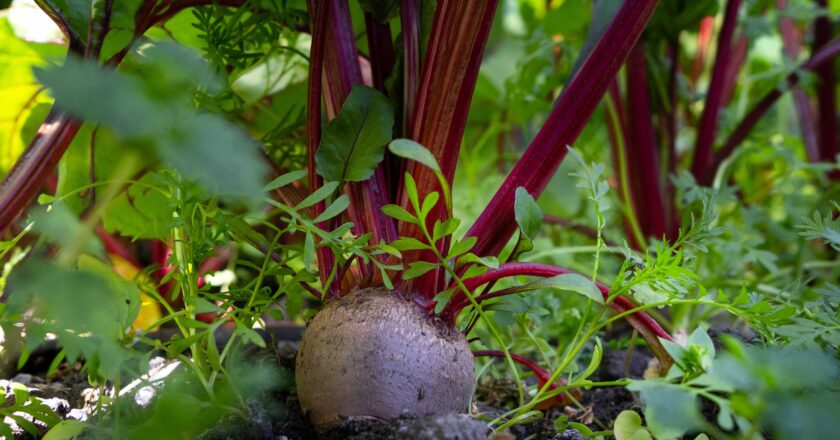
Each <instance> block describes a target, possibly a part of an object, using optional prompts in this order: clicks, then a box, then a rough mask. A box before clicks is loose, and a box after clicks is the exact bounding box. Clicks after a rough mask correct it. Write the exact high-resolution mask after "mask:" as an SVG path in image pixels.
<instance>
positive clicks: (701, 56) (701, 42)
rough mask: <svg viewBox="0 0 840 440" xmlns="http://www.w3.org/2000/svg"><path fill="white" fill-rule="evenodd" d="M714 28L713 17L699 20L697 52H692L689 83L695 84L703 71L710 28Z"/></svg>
mask: <svg viewBox="0 0 840 440" xmlns="http://www.w3.org/2000/svg"><path fill="white" fill-rule="evenodd" d="M714 28H715V17H712V16H709V17H703V19H702V20H701V21H700V29H699V30H698V31H697V52H696V53H695V54H694V64H693V65H692V66H691V83H692V84H695V85H696V84H697V80H698V79H699V78H700V74H701V73H703V67H704V64H706V55H707V54H708V53H709V42H710V41H711V39H712V30H714Z"/></svg>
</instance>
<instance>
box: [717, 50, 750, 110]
mask: <svg viewBox="0 0 840 440" xmlns="http://www.w3.org/2000/svg"><path fill="white" fill-rule="evenodd" d="M748 46H749V44H748V42H747V37H745V36H743V35H741V36H739V37H737V38H735V43H734V44H733V45H732V55H731V57H730V60H729V66H727V69H726V79H725V80H724V82H723V93H722V96H723V98H722V100H721V102H722V103H723V104H726V103H729V102H730V101H732V95H733V94H734V93H735V86H736V85H737V84H738V75H740V74H741V68H743V67H744V63H745V62H746V61H747V48H748ZM723 104H721V105H723Z"/></svg>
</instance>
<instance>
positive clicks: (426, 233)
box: [415, 207, 525, 404]
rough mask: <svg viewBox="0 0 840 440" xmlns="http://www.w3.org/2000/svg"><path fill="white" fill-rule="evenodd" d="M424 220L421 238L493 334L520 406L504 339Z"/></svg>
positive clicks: (522, 396)
mask: <svg viewBox="0 0 840 440" xmlns="http://www.w3.org/2000/svg"><path fill="white" fill-rule="evenodd" d="M418 208H419V207H415V211H416V212H417V214H418V215H419V214H420V209H418ZM424 220H425V219H421V221H419V222H418V226H419V227H420V230H421V231H422V232H423V236H424V237H425V238H426V240H427V243H432V244H430V245H429V250H431V251H432V252H433V253H434V254H435V257H437V259H438V260H439V261H440V262H441V264H442V265H443V267H444V269H445V270H446V272H447V273H449V276H450V277H452V279H453V280H455V282H456V283H457V284H458V288H459V289H461V291H462V292H463V293H464V296H466V297H467V299H469V300H470V303H472V306H473V308H474V309H475V311H476V312H478V315H479V317H480V318H481V320H482V321H484V323H485V324H487V328H488V329H489V330H490V333H492V334H493V337H494V338H495V339H496V342H498V344H499V347H500V348H501V349H502V351H503V352H504V354H505V361H506V362H507V364H508V368H510V370H511V373H512V374H513V379H514V381H515V382H516V388H517V390H518V391H519V402H520V404H521V403H522V402H524V401H525V391H524V389H523V387H522V379H521V378H520V377H519V371H518V370H517V369H516V364H515V363H514V362H513V358H512V357H511V356H510V351H509V350H508V348H507V345H506V344H505V342H504V339H502V335H501V334H499V331H498V330H497V329H496V327H495V326H494V325H493V323H492V322H491V320H490V318H489V317H487V315H486V314H485V312H484V310H483V309H482V307H481V304H479V303H478V302H477V301H476V300H475V297H473V295H472V293H471V292H470V291H469V289H467V286H465V285H464V281H463V280H461V277H459V276H458V274H457V273H456V272H455V270H454V269H453V268H452V266H451V265H450V263H449V261H447V260H446V258H445V257H444V256H443V255H441V253H440V251H439V250H438V248H437V246H435V245H434V244H433V243H434V240H433V239H432V236H431V234H429V228H428V227H427V226H426V222H425V221H424Z"/></svg>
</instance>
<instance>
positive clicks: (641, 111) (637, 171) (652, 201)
mask: <svg viewBox="0 0 840 440" xmlns="http://www.w3.org/2000/svg"><path fill="white" fill-rule="evenodd" d="M626 72H627V91H628V92H627V106H628V109H627V117H628V120H629V124H628V127H629V129H630V133H631V139H630V142H628V143H627V160H628V169H629V170H630V173H631V175H634V176H636V177H637V179H636V180H631V188H630V191H631V194H632V196H633V198H634V199H636V201H637V206H639V207H640V208H641V211H640V212H641V213H643V215H639V216H638V217H639V220H640V223H641V227H642V232H643V233H644V235H645V236H647V237H650V236H653V237H654V238H657V239H661V238H663V237H664V236H665V235H666V233H667V231H668V230H667V227H666V222H665V204H664V202H663V200H662V188H661V185H660V181H659V175H660V173H659V157H658V145H657V142H656V135H655V134H654V131H653V121H652V120H651V117H652V114H651V109H650V102H649V98H648V93H647V91H648V89H649V85H648V81H647V72H646V67H645V48H644V44H643V42H642V41H639V42H638V43H637V44H636V47H635V48H634V49H633V51H632V52H631V53H630V56H629V58H628V59H627V68H626ZM634 183H635V184H636V185H633V184H634Z"/></svg>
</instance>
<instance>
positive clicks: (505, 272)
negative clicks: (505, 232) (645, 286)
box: [441, 262, 672, 340]
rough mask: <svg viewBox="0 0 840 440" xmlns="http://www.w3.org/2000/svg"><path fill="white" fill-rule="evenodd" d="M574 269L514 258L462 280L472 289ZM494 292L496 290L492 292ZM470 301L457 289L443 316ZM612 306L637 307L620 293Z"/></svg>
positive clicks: (654, 328)
mask: <svg viewBox="0 0 840 440" xmlns="http://www.w3.org/2000/svg"><path fill="white" fill-rule="evenodd" d="M571 273H577V272H575V271H573V270H569V269H565V268H562V267H557V266H552V265H549V264H542V263H523V262H514V263H503V264H501V265H499V268H498V269H491V270H488V271H487V272H485V273H483V274H481V275H478V276H476V277H472V278H468V279H466V280H464V285H465V286H466V288H467V290H469V291H474V290H475V289H477V288H478V287H479V286H482V285H484V284H487V283H489V282H493V281H497V280H500V279H502V278H509V277H513V276H535V277H553V276H557V275H564V274H571ZM595 285H596V286H598V290H600V291H601V294H602V295H603V296H604V298H605V299H606V298H608V297H609V296H610V288H609V287H607V286H605V285H603V284H601V283H595ZM494 293H495V292H494ZM494 293H488V294H484V295H481V296H479V297H478V298H476V301H479V302H481V301H484V300H487V299H491V298H495V297H496V296H494ZM469 304H470V302H469V300H467V299H466V298H465V297H464V295H463V294H462V293H460V292H458V293H456V294H455V295H453V296H452V299H450V302H449V304H447V306H446V307H445V308H444V310H443V313H442V314H441V315H442V316H446V317H447V318H450V317H451V318H453V319H454V317H455V316H457V314H458V313H459V312H460V311H461V310H463V308H464V307H467V306H469ZM610 306H611V307H613V308H614V309H617V310H618V309H621V310H630V309H633V308H635V307H636V305H635V304H633V302H632V301H631V300H630V299H628V298H626V297H623V296H619V297H618V298H616V299H615V300H614V301H613V303H612V304H610ZM634 315H635V316H637V318H638V319H639V320H640V322H642V323H643V324H644V325H645V326H646V327H648V329H649V330H650V331H651V332H653V333H654V334H656V336H658V337H660V338H664V339H668V340H671V339H672V338H671V335H669V334H668V333H667V332H666V331H665V330H663V329H662V327H660V326H659V324H657V322H656V321H654V320H653V318H651V317H650V316H648V315H647V314H646V313H644V312H637V313H634Z"/></svg>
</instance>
